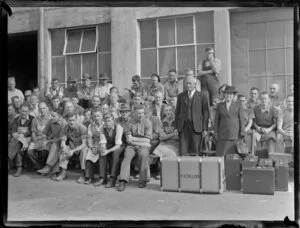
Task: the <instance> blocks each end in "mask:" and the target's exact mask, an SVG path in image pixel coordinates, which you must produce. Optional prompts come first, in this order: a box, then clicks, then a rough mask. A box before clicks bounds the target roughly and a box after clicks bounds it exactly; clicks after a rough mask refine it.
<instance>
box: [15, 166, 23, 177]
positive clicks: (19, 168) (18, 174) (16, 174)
mask: <svg viewBox="0 0 300 228" xmlns="http://www.w3.org/2000/svg"><path fill="white" fill-rule="evenodd" d="M21 175H22V168H21V167H18V168H17V171H16V172H15V174H14V177H19V176H21Z"/></svg>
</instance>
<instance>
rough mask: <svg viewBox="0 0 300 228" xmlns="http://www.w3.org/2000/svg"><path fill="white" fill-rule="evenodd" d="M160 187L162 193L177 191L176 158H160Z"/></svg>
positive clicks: (177, 165) (177, 164)
mask: <svg viewBox="0 0 300 228" xmlns="http://www.w3.org/2000/svg"><path fill="white" fill-rule="evenodd" d="M160 162H161V172H160V175H161V178H160V187H161V190H162V191H177V192H178V191H179V162H178V158H174V157H166V158H161V159H160Z"/></svg>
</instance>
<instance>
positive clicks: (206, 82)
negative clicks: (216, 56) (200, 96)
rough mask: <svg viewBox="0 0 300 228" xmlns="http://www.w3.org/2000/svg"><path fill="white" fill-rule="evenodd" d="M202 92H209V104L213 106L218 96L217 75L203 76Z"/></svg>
mask: <svg viewBox="0 0 300 228" xmlns="http://www.w3.org/2000/svg"><path fill="white" fill-rule="evenodd" d="M200 81H201V91H202V92H205V91H208V95H209V96H208V97H209V104H210V106H212V105H213V99H214V97H216V96H217V95H218V89H219V81H218V79H217V77H216V76H215V75H210V74H207V75H203V76H201V77H200Z"/></svg>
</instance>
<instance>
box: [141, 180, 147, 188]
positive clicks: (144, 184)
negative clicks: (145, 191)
mask: <svg viewBox="0 0 300 228" xmlns="http://www.w3.org/2000/svg"><path fill="white" fill-rule="evenodd" d="M146 185H147V181H139V188H145V187H146Z"/></svg>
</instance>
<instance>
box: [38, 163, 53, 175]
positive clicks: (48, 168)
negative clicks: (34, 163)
mask: <svg viewBox="0 0 300 228" xmlns="http://www.w3.org/2000/svg"><path fill="white" fill-rule="evenodd" d="M50 171H51V166H49V165H46V166H45V167H44V168H42V169H39V170H37V172H38V173H39V174H41V175H47V174H49V173H50Z"/></svg>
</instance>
